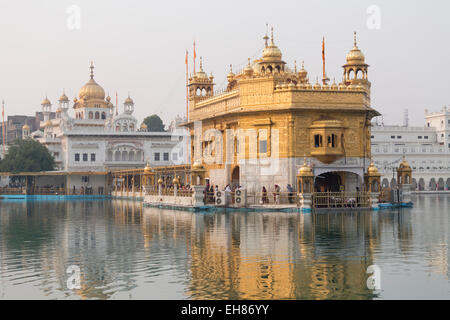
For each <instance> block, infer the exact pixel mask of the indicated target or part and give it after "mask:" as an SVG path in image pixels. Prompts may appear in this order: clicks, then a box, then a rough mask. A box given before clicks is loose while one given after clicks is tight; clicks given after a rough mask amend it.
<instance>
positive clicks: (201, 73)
mask: <svg viewBox="0 0 450 320" xmlns="http://www.w3.org/2000/svg"><path fill="white" fill-rule="evenodd" d="M194 76H195V77H196V78H197V79H202V80H209V78H208V75H207V74H206V73H205V72H204V71H203V63H202V57H200V71H197V72H196V73H195V75H194Z"/></svg>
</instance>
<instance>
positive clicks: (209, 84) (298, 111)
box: [184, 29, 379, 191]
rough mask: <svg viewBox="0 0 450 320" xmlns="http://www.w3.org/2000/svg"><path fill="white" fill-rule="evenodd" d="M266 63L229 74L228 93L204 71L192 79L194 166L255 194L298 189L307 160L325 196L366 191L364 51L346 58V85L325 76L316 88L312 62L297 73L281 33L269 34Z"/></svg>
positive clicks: (217, 181)
mask: <svg viewBox="0 0 450 320" xmlns="http://www.w3.org/2000/svg"><path fill="white" fill-rule="evenodd" d="M263 39H264V41H265V45H264V49H263V51H262V56H261V58H259V59H255V60H253V61H252V60H251V59H250V58H249V59H248V64H247V66H246V67H245V68H243V69H242V70H241V71H240V72H236V73H233V71H232V69H231V70H230V73H229V74H228V76H227V80H228V84H227V87H226V90H224V91H222V92H215V91H214V78H213V76H212V75H211V76H208V75H207V74H206V73H205V71H204V70H203V68H204V66H203V63H202V61H201V60H200V68H199V70H198V71H197V72H196V73H194V74H193V75H192V76H191V77H190V78H189V82H188V98H189V120H188V122H186V123H185V124H184V125H185V126H186V127H188V128H189V130H190V134H191V163H197V164H199V163H202V164H203V166H204V168H205V169H206V177H207V179H209V181H210V183H211V184H213V185H218V186H219V187H221V188H223V187H224V186H226V185H227V184H230V185H236V186H237V185H241V186H243V187H245V188H246V189H247V190H249V191H259V190H261V189H260V188H261V187H262V186H267V187H271V186H273V185H275V184H278V185H281V186H285V185H287V184H291V185H292V186H295V185H296V173H297V171H298V169H299V168H300V167H301V166H302V165H303V163H304V160H303V159H304V157H306V158H307V160H308V163H309V165H310V166H311V167H312V169H313V172H314V176H315V177H316V178H317V177H320V178H321V179H315V180H316V190H318V191H339V189H340V190H342V189H345V190H350V191H354V190H355V188H361V190H362V188H363V185H364V173H365V172H367V169H368V167H369V165H370V162H371V161H370V158H371V150H370V146H371V144H370V135H371V134H370V131H371V119H372V118H373V117H375V116H378V115H379V113H378V112H377V111H376V110H374V109H373V108H372V107H371V101H370V92H371V83H370V81H369V79H368V68H369V66H368V65H367V64H366V62H365V56H364V54H363V53H362V52H361V50H360V49H359V48H358V44H357V41H356V33H355V37H354V45H353V48H352V49H351V50H350V52H349V53H348V54H347V56H346V63H345V64H344V65H343V79H342V82H341V83H336V82H335V81H333V83H332V84H331V85H330V84H329V83H328V78H327V77H326V75H325V72H324V77H323V79H322V81H321V83H320V82H319V78H317V80H316V82H315V83H314V84H312V83H311V82H310V80H309V77H308V72H307V71H306V69H305V67H304V64H303V63H302V66H301V69H300V70H298V71H297V67H296V66H294V68H293V69H290V68H289V67H288V66H287V64H286V62H285V61H283V59H282V57H283V55H282V52H281V50H280V49H279V48H278V47H277V46H276V45H275V41H274V36H273V29H272V34H271V37H270V41H269V37H268V35H267V33H266V35H265V36H264V38H263Z"/></svg>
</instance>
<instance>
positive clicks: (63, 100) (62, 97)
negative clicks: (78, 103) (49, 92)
mask: <svg viewBox="0 0 450 320" xmlns="http://www.w3.org/2000/svg"><path fill="white" fill-rule="evenodd" d="M58 101H59V102H68V101H69V98H68V97H67V96H66V94H65V93H63V94H62V96H61V97H60V98H59V100H58Z"/></svg>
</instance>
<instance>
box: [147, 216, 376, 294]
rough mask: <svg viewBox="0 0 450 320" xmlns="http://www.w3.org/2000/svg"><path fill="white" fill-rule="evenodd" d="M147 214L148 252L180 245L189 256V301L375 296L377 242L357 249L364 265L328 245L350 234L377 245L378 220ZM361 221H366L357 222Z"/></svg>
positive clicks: (361, 244) (361, 245) (364, 243)
mask: <svg viewBox="0 0 450 320" xmlns="http://www.w3.org/2000/svg"><path fill="white" fill-rule="evenodd" d="M143 210H144V211H143V221H142V227H143V230H142V231H143V234H144V238H145V241H146V242H147V246H150V244H151V243H152V242H153V241H157V242H160V241H164V239H173V241H174V244H173V245H174V247H176V248H180V249H181V250H186V254H187V255H188V256H189V264H188V265H189V272H188V274H189V275H190V277H189V279H190V284H189V286H188V288H187V290H186V292H185V294H186V295H187V297H189V298H192V299H216V298H217V297H221V298H227V299H301V298H308V299H329V298H336V297H342V296H345V294H346V293H345V292H346V291H345V290H348V288H351V292H349V293H348V297H355V296H361V297H370V295H371V293H370V291H369V290H368V289H367V288H366V283H365V281H366V279H367V275H366V269H367V267H368V266H369V265H371V264H372V262H373V261H372V251H373V249H372V246H373V245H374V244H371V245H369V246H367V245H366V244H367V241H360V240H356V241H358V243H359V246H360V247H358V248H357V250H360V252H361V254H362V255H363V256H364V257H361V259H353V258H351V259H348V258H346V257H343V256H341V255H340V254H336V255H335V256H329V257H326V256H323V255H322V254H321V253H320V250H325V251H326V250H328V249H329V246H333V247H334V248H337V247H335V246H334V245H333V244H332V243H333V241H329V242H328V241H327V242H326V243H324V242H323V237H326V236H328V234H329V235H330V236H331V235H335V234H336V233H339V234H340V235H341V237H342V238H343V239H345V238H346V235H347V233H349V234H352V236H353V235H354V234H360V235H364V237H367V238H368V239H371V238H372V237H373V234H372V233H373V229H372V225H371V216H370V214H365V213H358V214H355V215H351V216H349V215H346V216H344V215H321V216H317V215H312V216H305V215H297V214H287V213H270V214H269V213H267V214H266V213H254V214H251V215H242V214H233V213H231V214H229V215H205V214H193V213H188V212H178V211H175V212H174V211H169V210H167V211H165V210H156V209H151V208H143ZM311 218H312V220H311ZM318 219H319V220H318ZM323 219H326V220H328V221H329V222H330V223H329V224H328V227H325V228H324V227H323V226H327V223H324V221H323ZM354 219H357V220H358V221H359V223H357V224H354V223H349V222H350V221H353V220H354ZM293 225H296V226H298V227H296V228H292V226H293ZM305 225H306V226H305ZM244 226H245V227H244ZM356 228H363V229H364V232H358V231H357V229H356ZM316 239H322V240H320V241H318V242H316ZM336 241H339V240H338V239H336V238H335V239H334V242H336ZM343 241H344V240H343ZM336 250H337V249H336Z"/></svg>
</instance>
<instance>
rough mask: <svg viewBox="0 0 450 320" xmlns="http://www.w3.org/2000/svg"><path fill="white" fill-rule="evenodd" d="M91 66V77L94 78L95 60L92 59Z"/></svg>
mask: <svg viewBox="0 0 450 320" xmlns="http://www.w3.org/2000/svg"><path fill="white" fill-rule="evenodd" d="M89 68H90V69H91V79H94V61H91V66H90V67H89Z"/></svg>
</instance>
